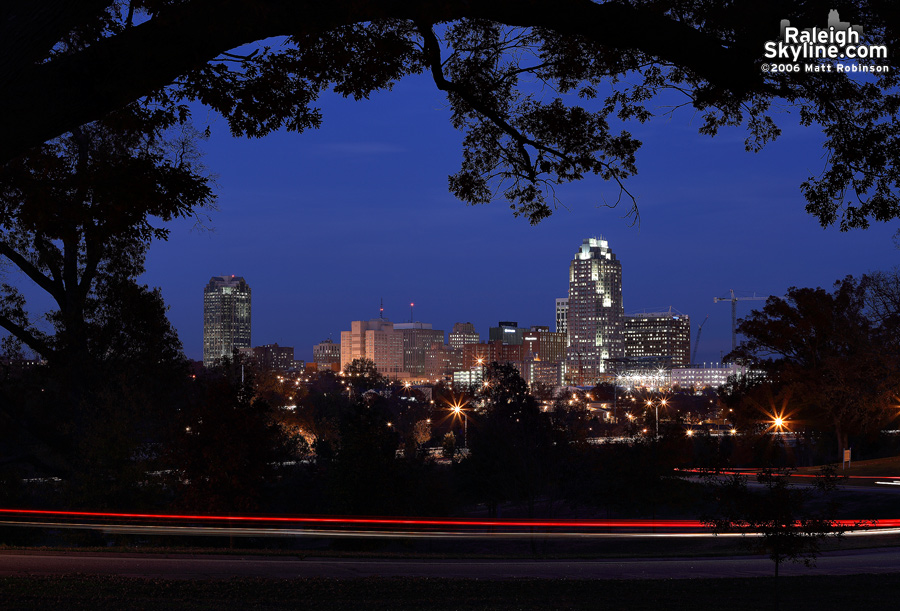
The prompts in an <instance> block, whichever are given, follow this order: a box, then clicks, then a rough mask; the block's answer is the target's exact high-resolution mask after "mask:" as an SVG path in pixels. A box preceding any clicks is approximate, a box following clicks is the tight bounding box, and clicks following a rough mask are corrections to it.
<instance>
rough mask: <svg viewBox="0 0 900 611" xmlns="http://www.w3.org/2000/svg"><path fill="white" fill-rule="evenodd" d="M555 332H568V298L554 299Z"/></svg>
mask: <svg viewBox="0 0 900 611" xmlns="http://www.w3.org/2000/svg"><path fill="white" fill-rule="evenodd" d="M556 332H557V333H565V334H566V335H568V334H569V298H568V297H561V298H559V299H557V300H556Z"/></svg>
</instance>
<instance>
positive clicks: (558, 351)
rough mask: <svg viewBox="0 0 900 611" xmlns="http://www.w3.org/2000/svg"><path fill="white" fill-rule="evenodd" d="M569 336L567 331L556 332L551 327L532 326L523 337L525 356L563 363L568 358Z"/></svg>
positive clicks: (547, 361)
mask: <svg viewBox="0 0 900 611" xmlns="http://www.w3.org/2000/svg"><path fill="white" fill-rule="evenodd" d="M566 344H567V338H566V334H565V333H559V332H554V331H551V330H550V327H543V326H540V325H537V326H532V327H531V329H529V330H528V331H526V332H525V336H524V337H523V338H522V345H523V346H524V350H523V355H524V358H526V359H528V358H537V359H538V360H540V361H544V362H546V363H562V362H563V361H565V360H566Z"/></svg>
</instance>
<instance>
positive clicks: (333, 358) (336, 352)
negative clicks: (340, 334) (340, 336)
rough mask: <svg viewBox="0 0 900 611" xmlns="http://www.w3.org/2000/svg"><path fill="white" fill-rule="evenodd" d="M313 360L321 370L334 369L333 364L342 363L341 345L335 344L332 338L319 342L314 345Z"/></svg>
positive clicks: (338, 364)
mask: <svg viewBox="0 0 900 611" xmlns="http://www.w3.org/2000/svg"><path fill="white" fill-rule="evenodd" d="M313 362H315V364H316V368H317V369H318V370H319V371H325V370H326V369H332V366H334V365H337V366H338V367H340V364H341V345H340V344H335V343H334V342H333V341H331V340H330V339H326V340H325V341H322V342H319V343H318V344H316V345H315V346H313Z"/></svg>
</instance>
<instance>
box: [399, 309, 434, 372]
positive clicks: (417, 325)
mask: <svg viewBox="0 0 900 611" xmlns="http://www.w3.org/2000/svg"><path fill="white" fill-rule="evenodd" d="M394 331H396V332H398V333H400V334H401V335H402V336H403V371H406V372H407V373H409V375H410V376H411V377H413V378H420V377H424V376H426V370H431V367H429V365H433V364H434V363H435V362H436V361H437V360H438V357H437V356H436V355H437V353H439V352H440V351H441V349H442V348H443V346H444V332H443V331H441V330H438V329H432V328H431V324H430V323H424V322H401V323H396V324H395V325H394Z"/></svg>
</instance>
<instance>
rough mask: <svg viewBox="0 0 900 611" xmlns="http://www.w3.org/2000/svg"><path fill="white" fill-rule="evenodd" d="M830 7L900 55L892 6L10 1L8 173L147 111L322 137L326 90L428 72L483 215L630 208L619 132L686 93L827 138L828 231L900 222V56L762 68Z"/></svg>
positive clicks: (716, 110) (703, 116)
mask: <svg viewBox="0 0 900 611" xmlns="http://www.w3.org/2000/svg"><path fill="white" fill-rule="evenodd" d="M830 9H837V10H839V11H840V16H841V18H842V19H843V20H849V21H850V22H851V23H853V24H854V25H859V26H861V27H862V29H863V31H864V42H865V43H866V44H876V45H884V46H885V47H887V48H888V49H895V48H897V47H898V46H900V45H898V44H897V43H898V42H900V41H898V34H897V30H896V21H895V20H894V19H893V18H892V17H893V13H892V12H891V11H892V9H893V6H892V5H891V4H890V3H888V2H885V1H884V0H861V1H857V2H848V1H846V0H840V1H838V0H828V1H827V2H826V1H825V0H814V1H808V0H790V1H779V2H775V1H774V0H764V1H761V2H754V3H727V4H724V5H723V4H722V3H719V2H712V1H705V0H704V1H700V2H690V3H686V2H682V1H681V0H661V1H656V2H647V1H645V0H621V1H618V2H603V3H600V2H595V1H592V0H552V1H551V0H525V1H522V0H515V1H513V0H481V1H479V2H470V1H468V0H446V1H441V2H434V1H427V2H424V1H422V0H362V1H360V0H334V1H332V2H327V3H321V2H302V1H301V2H298V1H295V0H224V1H223V0H216V1H213V0H182V1H179V2H172V1H171V0H131V1H129V2H127V3H126V2H122V1H114V0H106V1H103V0H84V1H82V2H77V3H72V2H66V1H64V0H37V1H34V2H15V3H7V4H6V5H5V6H4V8H3V9H0V58H2V60H0V92H2V94H0V125H2V127H0V130H2V133H3V134H4V138H3V139H2V140H0V162H5V161H9V160H11V159H14V158H16V157H17V156H19V155H21V154H23V153H24V152H25V151H27V150H29V149H30V148H32V147H35V146H39V145H40V144H41V143H43V142H46V141H49V140H51V139H53V138H57V137H59V136H61V135H62V134H64V133H66V132H71V131H73V130H75V129H76V128H77V127H78V126H80V125H83V124H86V123H89V122H92V121H96V120H98V119H100V118H102V117H103V116H105V115H107V114H108V113H109V112H111V111H114V110H115V109H118V108H122V107H125V106H127V105H128V104H131V103H133V102H135V101H137V100H140V99H143V100H147V101H149V102H150V103H152V104H154V105H157V106H159V107H165V108H179V109H180V110H184V109H183V107H180V106H179V105H181V104H182V103H183V102H185V101H187V100H197V101H200V102H202V103H204V104H206V105H208V106H209V107H210V108H212V109H214V110H216V111H218V112H220V113H222V114H223V115H224V116H225V117H226V118H227V120H228V123H229V126H230V128H231V130H232V132H233V133H235V134H243V135H247V136H251V137H258V136H262V135H265V134H267V133H269V132H272V131H274V130H277V129H280V128H286V129H288V130H292V131H297V132H300V131H303V130H306V129H309V128H314V127H317V126H318V125H319V124H320V123H321V120H322V117H321V114H320V112H319V110H318V109H317V108H316V107H315V101H316V99H317V97H318V96H319V94H320V93H321V92H322V91H324V90H326V89H333V90H334V91H336V92H338V93H340V94H342V95H345V96H352V97H354V98H356V99H359V98H364V97H366V96H368V95H370V94H371V93H372V92H374V91H376V90H382V89H388V88H390V87H391V86H392V84H393V83H395V82H396V81H397V80H399V79H402V78H404V77H406V76H408V75H410V74H418V73H427V74H429V75H430V76H431V77H432V79H433V81H434V83H435V86H436V87H437V88H438V89H440V90H441V91H443V92H445V93H446V95H447V99H448V102H449V108H450V119H451V122H452V124H453V125H454V126H455V127H456V128H458V129H460V130H462V131H463V132H464V134H465V136H464V144H463V146H464V151H463V163H462V167H461V168H460V170H459V172H457V173H456V174H454V175H453V176H451V180H450V187H451V190H452V191H453V192H454V193H455V194H456V195H457V196H458V197H460V198H461V199H463V200H464V201H467V202H470V203H483V202H486V201H488V200H490V199H491V198H492V194H493V193H500V194H502V197H504V198H505V199H506V200H508V201H509V202H510V204H511V206H512V207H513V209H514V211H515V212H516V214H521V215H524V216H526V217H527V218H529V219H530V220H531V221H532V222H537V221H539V220H540V219H542V218H544V217H546V216H547V215H549V214H550V213H551V212H552V211H553V209H554V206H555V204H556V200H555V196H554V188H555V187H556V186H557V185H559V184H562V183H565V182H568V181H572V180H579V179H581V178H583V177H584V176H587V175H590V174H596V175H599V176H601V177H602V178H604V179H605V180H607V181H610V182H611V183H613V184H614V185H615V187H614V189H616V190H617V191H618V193H617V194H616V196H615V197H610V198H608V200H609V201H615V202H618V201H620V200H622V199H623V198H624V199H625V201H627V202H630V203H632V204H633V203H634V201H635V200H634V198H633V197H631V194H630V192H629V191H628V189H627V187H626V185H625V182H624V181H625V180H626V179H627V178H628V177H629V176H631V175H633V174H634V173H635V172H636V171H637V166H636V161H635V152H636V150H637V149H638V147H639V146H640V142H639V141H638V140H636V139H635V138H634V137H632V135H631V134H630V133H628V132H627V131H616V129H614V128H613V124H614V123H616V122H618V121H631V120H636V121H640V122H643V121H647V120H649V119H650V118H651V117H652V114H653V111H652V110H651V106H650V104H649V101H650V100H651V99H653V98H654V97H655V96H656V95H657V94H659V93H661V92H664V91H671V92H675V93H677V94H679V95H683V96H684V97H683V104H682V105H683V106H688V107H692V108H693V111H694V112H695V113H696V114H697V115H698V116H699V117H700V127H699V129H700V132H701V133H702V134H706V135H714V134H715V133H716V132H717V131H718V130H719V129H720V128H722V127H724V126H735V125H742V126H744V127H745V128H746V129H747V138H746V140H745V143H744V146H745V148H746V149H747V150H749V151H758V150H759V149H760V148H762V147H763V146H765V145H766V144H767V143H769V142H771V141H772V140H774V139H776V138H777V137H778V136H779V135H780V133H781V128H780V127H779V125H778V124H776V121H775V118H776V115H775V113H772V112H770V109H771V108H772V106H773V104H775V105H776V106H778V107H789V108H791V109H793V110H795V111H796V115H797V116H798V117H799V122H800V124H801V125H802V126H805V127H808V126H812V125H816V126H818V127H819V128H821V130H822V133H823V134H824V137H825V149H826V155H825V158H826V162H825V164H824V168H823V171H822V173H821V174H818V175H816V174H813V175H811V176H810V177H809V178H808V179H807V180H806V181H805V182H804V183H803V184H802V185H801V190H802V192H803V194H804V196H805V197H806V199H807V201H808V206H807V210H808V211H809V212H810V213H811V214H813V215H814V216H815V217H816V218H817V219H818V220H819V221H820V222H821V223H822V224H823V225H831V224H839V225H840V227H841V229H849V228H853V227H866V226H867V225H868V224H869V223H870V222H871V221H885V220H889V219H892V218H897V217H898V215H900V205H898V190H897V187H898V179H900V170H898V167H897V161H896V155H894V154H892V153H891V151H893V150H895V149H896V147H897V142H898V130H900V125H898V124H897V122H896V121H894V120H893V117H894V115H895V114H896V108H897V67H898V66H897V60H896V57H897V54H896V53H889V54H888V57H887V58H878V59H861V60H858V63H859V64H862V65H864V66H870V65H876V64H877V65H882V66H887V67H888V68H889V70H887V71H886V72H879V73H876V74H872V75H868V76H870V77H871V78H868V77H867V78H865V79H861V78H857V77H855V76H854V75H849V74H846V73H843V72H837V71H831V72H822V71H815V72H807V71H806V70H805V69H804V68H805V67H806V65H810V66H815V65H817V64H818V62H817V60H801V61H800V62H798V66H799V67H800V68H801V70H798V71H796V72H787V71H783V72H770V71H767V70H765V69H764V62H765V61H766V59H765V58H764V57H763V52H764V45H765V43H766V42H767V41H770V40H773V39H775V38H777V37H778V35H779V25H780V23H781V20H782V19H788V20H790V23H791V24H793V25H795V26H798V27H801V28H805V27H812V26H820V27H824V26H825V25H826V23H827V18H828V14H829V10H830ZM272 37H280V40H278V41H277V43H275V44H271V43H268V42H266V43H259V44H256V45H254V48H252V50H250V51H245V52H237V51H235V50H236V49H238V48H239V47H241V46H242V45H247V44H248V43H254V42H255V41H265V40H266V39H269V38H272ZM269 44H271V46H267V45H269ZM765 66H768V64H765ZM626 77H627V78H626ZM546 92H554V93H553V94H546ZM185 112H186V111H185ZM779 120H780V119H779Z"/></svg>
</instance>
